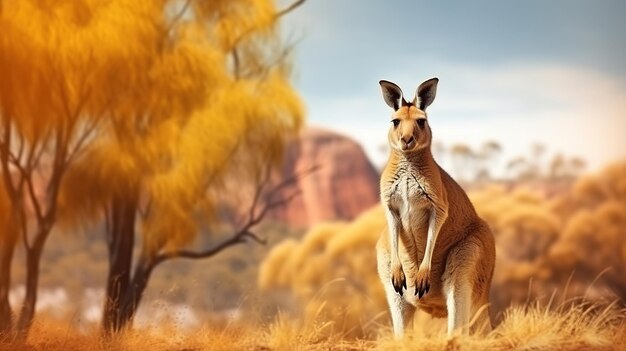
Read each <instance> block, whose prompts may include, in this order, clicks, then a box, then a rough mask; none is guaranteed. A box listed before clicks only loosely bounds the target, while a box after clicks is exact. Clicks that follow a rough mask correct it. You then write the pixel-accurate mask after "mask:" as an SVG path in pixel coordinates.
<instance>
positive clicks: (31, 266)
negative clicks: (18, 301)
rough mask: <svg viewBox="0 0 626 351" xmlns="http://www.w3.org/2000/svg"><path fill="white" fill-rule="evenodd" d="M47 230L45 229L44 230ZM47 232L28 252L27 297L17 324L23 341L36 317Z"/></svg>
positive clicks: (40, 236) (38, 238)
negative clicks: (42, 257)
mask: <svg viewBox="0 0 626 351" xmlns="http://www.w3.org/2000/svg"><path fill="white" fill-rule="evenodd" d="M44 230H45V229H44ZM47 236H48V233H47V232H40V233H39V234H38V235H37V239H36V240H35V242H34V243H33V246H32V247H31V248H28V249H27V250H26V295H25V296H24V303H23V304H22V310H21V311H20V317H19V319H18V322H17V332H18V335H19V337H20V338H21V339H25V338H26V336H27V335H28V331H29V330H30V326H31V325H32V323H33V318H34V317H35V305H36V304H37V285H38V283H39V269H40V265H39V264H40V263H41V253H42V251H43V244H44V242H45V238H46V237H47Z"/></svg>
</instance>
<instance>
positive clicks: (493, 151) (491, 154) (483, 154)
mask: <svg viewBox="0 0 626 351" xmlns="http://www.w3.org/2000/svg"><path fill="white" fill-rule="evenodd" d="M501 152H502V146H501V145H500V144H499V143H498V142H497V141H494V140H491V141H487V142H485V143H484V144H483V145H482V146H481V148H480V151H479V152H478V155H477V157H478V160H479V163H480V165H479V170H478V172H477V174H476V180H479V181H480V180H488V179H489V178H490V177H491V173H490V172H489V169H490V168H491V169H494V168H495V165H496V161H497V157H498V156H499V155H500V153H501Z"/></svg>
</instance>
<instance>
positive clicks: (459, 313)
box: [442, 238, 480, 336]
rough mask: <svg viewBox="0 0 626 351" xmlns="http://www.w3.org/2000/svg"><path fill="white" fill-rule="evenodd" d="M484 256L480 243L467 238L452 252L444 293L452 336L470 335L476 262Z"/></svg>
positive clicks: (449, 331)
mask: <svg viewBox="0 0 626 351" xmlns="http://www.w3.org/2000/svg"><path fill="white" fill-rule="evenodd" d="M479 255H480V247H479V243H477V242H476V241H474V240H472V239H471V238H467V239H463V240H462V241H460V242H459V243H458V244H456V245H455V246H454V247H453V248H452V249H451V250H450V251H449V253H448V257H447V260H446V268H445V272H444V274H443V276H442V281H443V293H444V296H445V298H446V307H447V310H448V336H452V335H454V334H457V333H460V334H469V322H470V319H471V317H472V316H471V313H472V306H473V303H472V300H473V299H472V298H473V288H474V281H475V279H476V265H477V262H478V259H479Z"/></svg>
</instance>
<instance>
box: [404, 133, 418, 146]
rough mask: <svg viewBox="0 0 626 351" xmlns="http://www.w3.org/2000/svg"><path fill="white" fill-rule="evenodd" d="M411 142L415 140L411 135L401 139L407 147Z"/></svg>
mask: <svg viewBox="0 0 626 351" xmlns="http://www.w3.org/2000/svg"><path fill="white" fill-rule="evenodd" d="M413 140H415V138H414V137H413V136H412V135H411V136H409V137H408V138H407V137H402V141H403V142H404V144H406V145H409V144H410V143H412V142H413Z"/></svg>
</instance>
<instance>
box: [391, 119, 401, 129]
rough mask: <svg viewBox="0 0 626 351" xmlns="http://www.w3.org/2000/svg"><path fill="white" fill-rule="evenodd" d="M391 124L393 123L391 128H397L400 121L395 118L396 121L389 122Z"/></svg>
mask: <svg viewBox="0 0 626 351" xmlns="http://www.w3.org/2000/svg"><path fill="white" fill-rule="evenodd" d="M391 123H393V126H394V127H397V126H398V125H399V124H400V120H399V119H397V118H396V119H392V120H391Z"/></svg>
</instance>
